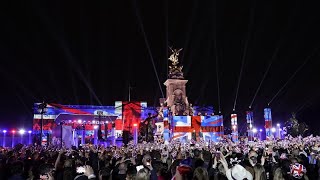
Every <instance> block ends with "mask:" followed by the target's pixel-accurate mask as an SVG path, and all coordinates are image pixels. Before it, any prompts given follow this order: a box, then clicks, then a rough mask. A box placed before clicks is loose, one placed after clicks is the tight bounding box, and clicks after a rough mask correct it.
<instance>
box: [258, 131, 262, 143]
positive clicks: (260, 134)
mask: <svg viewBox="0 0 320 180" xmlns="http://www.w3.org/2000/svg"><path fill="white" fill-rule="evenodd" d="M259 136H260V141H261V140H262V129H260V130H259Z"/></svg>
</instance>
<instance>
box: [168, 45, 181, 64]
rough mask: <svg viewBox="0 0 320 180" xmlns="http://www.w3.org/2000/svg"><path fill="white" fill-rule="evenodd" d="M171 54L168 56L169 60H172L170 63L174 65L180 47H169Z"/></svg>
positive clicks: (176, 61) (176, 62)
mask: <svg viewBox="0 0 320 180" xmlns="http://www.w3.org/2000/svg"><path fill="white" fill-rule="evenodd" d="M169 48H170V50H171V52H172V54H171V55H170V57H169V60H170V61H171V62H172V65H174V66H176V65H178V63H179V61H178V56H179V53H180V51H181V50H182V48H180V49H172V48H171V47H169Z"/></svg>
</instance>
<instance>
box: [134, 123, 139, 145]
mask: <svg viewBox="0 0 320 180" xmlns="http://www.w3.org/2000/svg"><path fill="white" fill-rule="evenodd" d="M133 141H134V144H138V124H137V123H134V124H133Z"/></svg>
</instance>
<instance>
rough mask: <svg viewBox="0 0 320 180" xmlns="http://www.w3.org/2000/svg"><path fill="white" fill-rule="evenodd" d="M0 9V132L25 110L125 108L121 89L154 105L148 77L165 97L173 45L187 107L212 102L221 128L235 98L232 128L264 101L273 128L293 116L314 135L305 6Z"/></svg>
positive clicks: (318, 41)
mask: <svg viewBox="0 0 320 180" xmlns="http://www.w3.org/2000/svg"><path fill="white" fill-rule="evenodd" d="M0 7H1V8H0V10H1V11H0V14H1V16H0V22H1V34H0V81H1V84H2V86H1V93H0V113H1V115H0V129H3V128H8V127H15V128H19V127H25V128H28V127H30V125H31V122H32V106H33V103H35V102H40V101H42V100H45V101H46V102H49V103H50V102H54V103H60V104H85V105H88V104H92V105H114V101H116V100H128V88H129V84H130V86H132V91H131V99H132V100H136V101H147V102H148V104H149V105H150V106H157V105H159V98H161V96H162V95H161V90H160V88H159V84H158V80H157V76H158V78H159V82H160V84H161V88H162V91H163V92H164V93H165V86H164V85H163V82H165V80H166V78H167V66H168V60H167V57H168V53H169V50H168V46H173V47H174V48H183V50H182V52H181V53H180V61H181V63H182V64H183V66H184V68H183V71H184V74H185V78H186V79H188V80H189V82H188V84H187V96H188V99H189V102H191V103H193V104H194V105H199V106H205V105H213V106H214V107H215V109H216V112H217V111H219V104H220V109H221V111H222V114H223V115H224V116H226V118H225V121H226V123H225V125H229V124H230V123H229V121H230V113H231V112H232V110H233V107H234V104H235V99H236V97H237V100H236V106H235V110H236V112H237V113H239V120H238V121H239V122H240V123H241V122H244V121H245V120H244V117H245V116H244V111H245V110H247V109H248V106H249V105H250V104H251V102H252V101H253V100H254V101H253V104H252V108H253V111H254V118H255V121H256V123H258V124H263V123H264V120H263V108H264V107H266V106H267V104H268V103H269V102H270V101H271V100H272V101H271V103H270V107H271V108H272V111H273V119H274V122H275V123H276V122H280V123H283V122H284V121H286V120H287V119H288V118H289V117H290V116H291V112H297V118H298V120H299V121H305V122H307V124H309V125H310V126H312V128H313V129H312V130H313V131H319V130H320V129H319V127H320V126H319V125H320V123H319V117H318V116H319V115H318V112H319V110H320V103H319V102H320V101H319V100H320V93H319V91H320V85H319V83H320V81H319V79H320V60H319V51H320V50H319V49H318V47H319V46H320V33H319V32H320V26H319V22H320V14H319V10H318V6H317V5H315V4H311V3H310V2H308V1H292V0H291V1H216V0H215V1H202V0H201V1H185V0H184V1H182V0H181V1H169V0H164V1H135V0H131V1H119V2H118V1H117V2H111V1H104V3H102V2H97V1H90V3H89V1H86V2H79V1H75V2H69V1H63V2H59V1H52V2H50V3H49V2H47V1H39V2H37V1H32V2H28V1H25V2H24V3H21V2H20V3H18V2H15V3H14V2H11V3H4V2H2V3H1V5H0ZM153 64H154V66H153ZM241 67H242V68H241ZM241 69H242V70H241ZM155 72H156V73H155ZM217 72H218V73H217ZM240 72H242V73H240ZM156 74H157V75H156ZM217 74H218V78H217ZM240 74H241V75H240ZM263 77H265V78H263ZM263 79H264V81H263V82H262V83H261V81H262V80H263ZM217 80H218V81H219V88H218V83H217ZM239 80H240V83H239ZM238 84H239V88H238ZM259 84H261V88H260V90H259V91H257V89H258V87H259ZM218 89H219V90H220V103H219V101H218V99H219V98H218V97H219V96H218ZM237 89H238V93H237ZM256 92H257V95H256V98H254V95H255V93H256Z"/></svg>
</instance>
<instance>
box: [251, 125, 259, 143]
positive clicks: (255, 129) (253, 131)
mask: <svg viewBox="0 0 320 180" xmlns="http://www.w3.org/2000/svg"><path fill="white" fill-rule="evenodd" d="M257 131H258V130H257V128H253V129H252V133H253V140H254V137H255V134H256V133H257Z"/></svg>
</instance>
